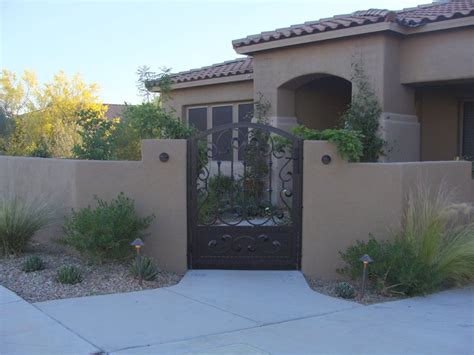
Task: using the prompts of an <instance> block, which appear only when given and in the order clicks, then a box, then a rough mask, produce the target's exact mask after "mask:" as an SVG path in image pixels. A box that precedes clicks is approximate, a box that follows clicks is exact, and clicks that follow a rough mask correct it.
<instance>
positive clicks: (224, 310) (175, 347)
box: [0, 271, 474, 354]
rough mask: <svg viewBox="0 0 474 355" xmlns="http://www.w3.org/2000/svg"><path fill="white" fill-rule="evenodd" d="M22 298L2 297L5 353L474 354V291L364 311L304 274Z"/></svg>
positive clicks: (194, 279)
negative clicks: (315, 287)
mask: <svg viewBox="0 0 474 355" xmlns="http://www.w3.org/2000/svg"><path fill="white" fill-rule="evenodd" d="M5 294H6V293H5ZM0 295H2V293H0ZM8 297H12V299H9V298H8ZM15 297H16V296H15V295H13V294H9V296H5V297H3V296H2V298H0V299H4V298H5V300H6V301H5V302H3V301H2V302H3V304H0V312H1V313H0V322H1V323H0V353H1V354H4V353H5V354H54V353H58V354H87V353H90V352H93V351H104V352H109V353H113V354H280V353H281V354H317V353H324V354H327V353H331V354H334V353H337V354H401V353H403V354H472V353H473V352H474V340H473V336H474V335H473V334H474V289H472V288H471V289H462V290H453V291H448V292H443V293H439V294H436V295H432V296H429V297H425V298H413V299H409V300H403V301H396V302H390V303H383V304H379V305H372V306H361V305H358V304H356V303H353V302H348V301H343V300H340V299H336V298H332V297H328V296H325V295H321V294H318V293H316V292H314V291H312V290H311V289H310V288H309V287H308V286H307V284H306V281H305V280H304V278H303V276H302V274H301V273H299V272H286V271H190V272H188V273H187V274H186V275H185V277H184V278H183V280H182V281H181V283H180V284H178V285H176V286H173V287H169V288H163V289H157V290H148V291H141V292H132V293H125V294H115V295H105V296H92V297H83V298H75V299H67V300H58V301H48V302H41V303H36V304H34V305H29V304H27V303H26V302H24V301H22V300H21V299H17V298H15ZM15 303H18V305H17V308H19V309H14V307H13V305H14V304H15ZM20 304H21V307H20V306H19V305H20ZM41 318H42V319H43V321H44V325H43V323H41V321H40V319H41Z"/></svg>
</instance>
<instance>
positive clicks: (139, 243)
mask: <svg viewBox="0 0 474 355" xmlns="http://www.w3.org/2000/svg"><path fill="white" fill-rule="evenodd" d="M130 245H131V246H132V247H135V251H136V252H137V257H136V263H137V272H138V284H139V285H140V286H141V285H142V283H143V277H142V261H141V254H140V249H141V248H142V247H143V246H144V245H145V243H143V240H141V239H140V238H137V239H135V240H134V241H133V242H131V243H130Z"/></svg>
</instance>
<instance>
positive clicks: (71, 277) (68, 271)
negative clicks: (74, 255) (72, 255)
mask: <svg viewBox="0 0 474 355" xmlns="http://www.w3.org/2000/svg"><path fill="white" fill-rule="evenodd" d="M56 279H57V281H58V282H60V283H62V284H68V285H75V284H77V283H79V282H82V273H81V270H79V269H78V268H77V267H76V266H72V265H71V266H62V267H61V268H59V270H58V273H57V275H56Z"/></svg>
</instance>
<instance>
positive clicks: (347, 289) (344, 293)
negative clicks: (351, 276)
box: [334, 282, 355, 299]
mask: <svg viewBox="0 0 474 355" xmlns="http://www.w3.org/2000/svg"><path fill="white" fill-rule="evenodd" d="M334 291H335V292H336V295H337V297H342V298H346V299H351V298H354V297H355V289H354V287H353V286H352V285H351V284H350V283H348V282H339V283H338V284H337V285H336V287H335V288H334Z"/></svg>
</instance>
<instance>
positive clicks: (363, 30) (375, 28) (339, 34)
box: [234, 16, 474, 55]
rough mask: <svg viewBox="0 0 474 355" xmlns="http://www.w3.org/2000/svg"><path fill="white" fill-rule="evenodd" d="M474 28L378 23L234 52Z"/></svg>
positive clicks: (470, 22)
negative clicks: (365, 36)
mask: <svg viewBox="0 0 474 355" xmlns="http://www.w3.org/2000/svg"><path fill="white" fill-rule="evenodd" d="M466 26H474V17H473V16H469V17H462V18H457V19H450V20H443V21H437V22H430V23H427V24H425V25H424V26H420V27H414V28H409V27H405V26H400V25H399V24H397V23H394V22H378V23H374V24H369V25H362V26H355V27H349V28H344V29H338V30H332V31H327V32H318V33H314V34H310V35H304V36H295V37H290V38H284V39H279V40H274V41H268V42H262V43H256V44H251V45H244V46H241V47H235V45H234V50H235V51H236V52H237V53H239V54H246V55H251V54H253V53H255V52H260V51H266V50H270V49H276V48H282V47H288V46H295V45H301V44H307V43H312V42H321V41H327V40H333V39H338V38H344V37H353V36H359V35H363V34H370V33H377V32H383V31H391V32H395V33H399V34H402V35H412V34H418V33H425V32H432V31H441V30H448V29H452V28H457V27H466Z"/></svg>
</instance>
